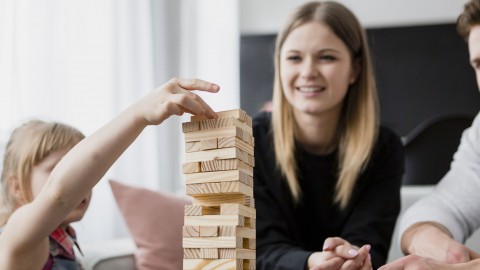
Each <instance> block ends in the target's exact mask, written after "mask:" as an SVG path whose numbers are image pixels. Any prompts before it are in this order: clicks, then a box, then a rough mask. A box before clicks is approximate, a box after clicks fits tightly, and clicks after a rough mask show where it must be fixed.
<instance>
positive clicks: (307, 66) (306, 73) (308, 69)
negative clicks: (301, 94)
mask: <svg viewBox="0 0 480 270" xmlns="http://www.w3.org/2000/svg"><path fill="white" fill-rule="evenodd" d="M301 68H302V70H301V76H302V77H303V78H311V77H315V76H317V75H318V70H317V67H316V65H315V62H314V61H312V59H306V60H305V61H304V62H303V65H302V67H301Z"/></svg>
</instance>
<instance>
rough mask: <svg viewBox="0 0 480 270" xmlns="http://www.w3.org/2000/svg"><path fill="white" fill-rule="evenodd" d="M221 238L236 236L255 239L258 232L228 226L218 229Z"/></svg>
mask: <svg viewBox="0 0 480 270" xmlns="http://www.w3.org/2000/svg"><path fill="white" fill-rule="evenodd" d="M218 235H219V236H236V237H241V238H249V239H255V238H256V237H257V235H256V231H255V230H254V229H251V228H247V227H240V226H227V225H222V226H219V227H218Z"/></svg>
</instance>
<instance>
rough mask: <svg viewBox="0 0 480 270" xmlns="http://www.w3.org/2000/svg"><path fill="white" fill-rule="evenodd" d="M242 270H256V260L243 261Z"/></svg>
mask: <svg viewBox="0 0 480 270" xmlns="http://www.w3.org/2000/svg"><path fill="white" fill-rule="evenodd" d="M243 269H244V270H255V269H257V260H256V259H255V260H254V259H250V260H244V261H243Z"/></svg>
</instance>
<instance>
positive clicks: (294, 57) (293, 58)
mask: <svg viewBox="0 0 480 270" xmlns="http://www.w3.org/2000/svg"><path fill="white" fill-rule="evenodd" d="M287 60H289V61H300V56H296V55H295V56H288V57H287Z"/></svg>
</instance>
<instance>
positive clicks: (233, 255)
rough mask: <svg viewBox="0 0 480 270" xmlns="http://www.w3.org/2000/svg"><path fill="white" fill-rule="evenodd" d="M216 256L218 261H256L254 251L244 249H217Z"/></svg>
mask: <svg viewBox="0 0 480 270" xmlns="http://www.w3.org/2000/svg"><path fill="white" fill-rule="evenodd" d="M218 255H219V258H220V259H242V260H245V259H251V260H255V259H256V257H257V256H256V251H255V250H253V249H244V248H219V249H218Z"/></svg>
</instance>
